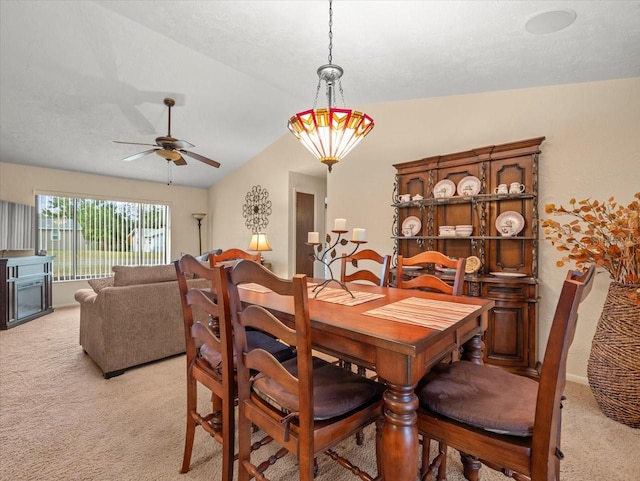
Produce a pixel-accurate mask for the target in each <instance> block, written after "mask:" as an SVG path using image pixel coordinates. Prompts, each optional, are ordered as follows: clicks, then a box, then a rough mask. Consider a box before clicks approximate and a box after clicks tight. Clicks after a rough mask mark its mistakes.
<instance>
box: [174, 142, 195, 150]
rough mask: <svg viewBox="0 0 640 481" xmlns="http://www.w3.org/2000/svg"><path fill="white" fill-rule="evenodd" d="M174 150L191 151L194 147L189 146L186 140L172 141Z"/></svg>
mask: <svg viewBox="0 0 640 481" xmlns="http://www.w3.org/2000/svg"><path fill="white" fill-rule="evenodd" d="M171 144H172V145H173V148H174V149H192V148H193V147H195V145H193V144H190V143H189V142H187V141H186V140H174V141H173V142H172V143H171Z"/></svg>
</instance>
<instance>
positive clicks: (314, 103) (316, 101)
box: [313, 77, 322, 110]
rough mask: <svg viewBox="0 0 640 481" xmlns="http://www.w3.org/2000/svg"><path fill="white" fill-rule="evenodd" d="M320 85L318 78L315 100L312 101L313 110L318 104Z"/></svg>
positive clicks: (320, 80)
mask: <svg viewBox="0 0 640 481" xmlns="http://www.w3.org/2000/svg"><path fill="white" fill-rule="evenodd" d="M321 83H322V79H321V78H319V77H318V88H316V98H315V99H313V110H315V109H316V104H317V103H318V95H320V84H321Z"/></svg>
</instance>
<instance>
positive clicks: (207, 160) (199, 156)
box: [180, 149, 220, 167]
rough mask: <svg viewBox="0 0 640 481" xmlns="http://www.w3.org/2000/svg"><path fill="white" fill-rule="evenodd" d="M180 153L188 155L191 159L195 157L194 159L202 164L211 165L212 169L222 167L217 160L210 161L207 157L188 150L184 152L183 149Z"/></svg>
mask: <svg viewBox="0 0 640 481" xmlns="http://www.w3.org/2000/svg"><path fill="white" fill-rule="evenodd" d="M180 152H182V153H183V154H187V155H188V156H189V157H193V158H194V159H196V160H199V161H200V162H204V163H205V164H209V165H210V166H212V167H220V162H216V161H215V160H211V159H208V158H207V157H203V156H202V155H200V154H195V153H193V152H189V151H187V150H182V149H180Z"/></svg>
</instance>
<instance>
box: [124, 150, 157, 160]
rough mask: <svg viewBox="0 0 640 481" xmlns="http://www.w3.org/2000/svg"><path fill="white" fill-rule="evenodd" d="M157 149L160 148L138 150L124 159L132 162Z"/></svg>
mask: <svg viewBox="0 0 640 481" xmlns="http://www.w3.org/2000/svg"><path fill="white" fill-rule="evenodd" d="M156 150H158V149H149V150H145V151H144V152H138V153H137V154H133V155H130V156H129V157H125V158H124V159H122V160H123V161H124V162H131V161H132V160H138V159H139V158H140V157H144V156H145V155H147V154H151V153H153V152H155V151H156Z"/></svg>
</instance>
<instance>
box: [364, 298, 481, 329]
mask: <svg viewBox="0 0 640 481" xmlns="http://www.w3.org/2000/svg"><path fill="white" fill-rule="evenodd" d="M476 309H477V306H473V305H469V304H458V303H457V302H448V301H438V300H435V299H423V298H420V297H409V298H408V299H403V300H401V301H397V302H392V303H391V304H387V305H386V306H382V307H378V308H376V309H371V310H370V311H366V312H363V314H364V315H367V316H372V317H378V318H381V319H388V320H390V321H399V322H407V323H409V324H416V325H419V326H423V327H429V328H431V329H438V330H440V331H441V330H442V329H445V328H447V327H449V326H451V325H452V324H455V323H456V322H458V321H459V320H460V319H463V318H464V317H465V316H466V315H467V314H469V313H471V312H474V311H475V310H476Z"/></svg>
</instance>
